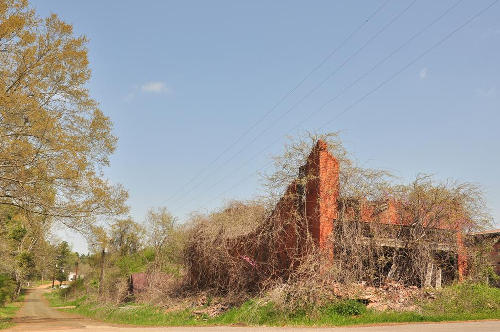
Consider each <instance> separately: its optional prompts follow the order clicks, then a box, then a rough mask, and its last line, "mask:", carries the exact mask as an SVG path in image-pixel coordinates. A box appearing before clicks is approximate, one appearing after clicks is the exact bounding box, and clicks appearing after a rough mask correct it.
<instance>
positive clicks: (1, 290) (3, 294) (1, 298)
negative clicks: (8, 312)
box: [0, 274, 16, 307]
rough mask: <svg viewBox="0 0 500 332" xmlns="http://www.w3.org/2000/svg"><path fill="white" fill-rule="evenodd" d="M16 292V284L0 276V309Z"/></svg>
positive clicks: (8, 278) (6, 277)
mask: <svg viewBox="0 0 500 332" xmlns="http://www.w3.org/2000/svg"><path fill="white" fill-rule="evenodd" d="M15 291H16V283H15V282H14V280H12V278H10V277H9V276H8V275H5V274H0V307H2V306H4V305H5V303H6V302H7V301H10V300H11V299H12V298H13V296H14V293H15Z"/></svg>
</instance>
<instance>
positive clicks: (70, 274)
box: [68, 272, 84, 281]
mask: <svg viewBox="0 0 500 332" xmlns="http://www.w3.org/2000/svg"><path fill="white" fill-rule="evenodd" d="M76 276H77V274H76V273H75V272H70V273H68V281H73V280H76ZM83 277H84V276H83V275H82V274H78V279H80V278H83Z"/></svg>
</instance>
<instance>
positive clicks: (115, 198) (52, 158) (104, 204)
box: [0, 0, 127, 229]
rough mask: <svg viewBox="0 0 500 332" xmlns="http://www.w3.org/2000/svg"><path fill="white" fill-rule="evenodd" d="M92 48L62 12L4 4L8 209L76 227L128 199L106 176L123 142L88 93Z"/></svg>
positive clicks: (0, 50) (2, 102)
mask: <svg viewBox="0 0 500 332" xmlns="http://www.w3.org/2000/svg"><path fill="white" fill-rule="evenodd" d="M86 44H87V39H86V37H84V36H75V35H74V34H73V29H72V26H71V25H70V24H67V23H65V22H63V21H62V20H60V19H59V18H58V17H57V15H55V14H52V15H51V16H49V17H47V18H45V19H42V18H40V17H38V16H37V15H36V13H35V12H34V11H33V10H32V9H31V8H29V6H28V3H27V1H25V0H7V1H2V2H1V3H0V137H1V139H0V205H10V206H15V207H18V208H20V209H22V210H23V211H25V213H27V214H30V215H35V216H37V215H38V216H40V215H41V216H47V217H50V218H49V219H50V220H52V219H57V220H59V221H61V222H63V223H64V224H66V225H67V226H69V227H72V228H76V229H78V228H80V229H82V228H84V227H82V226H83V225H85V224H87V223H91V222H92V221H93V220H95V218H97V217H98V216H102V215H113V216H114V215H117V214H122V213H124V212H126V206H125V205H124V202H125V200H126V198H127V192H126V191H125V190H124V189H123V188H122V187H121V186H119V185H112V184H111V183H110V182H109V181H108V180H106V179H105V178H104V176H103V173H102V170H103V167H105V166H107V165H108V164H109V156H110V154H111V153H112V152H113V151H114V149H115V146H116V142H117V139H116V137H115V136H113V134H112V132H111V131H112V123H111V120H110V119H109V118H108V117H107V116H105V115H104V114H103V112H102V111H101V110H100V109H99V107H98V104H97V102H96V101H95V100H93V99H92V97H91V96H90V95H89V91H88V89H87V88H86V83H87V82H88V80H89V79H90V74H91V73H90V68H89V62H88V58H87V48H86ZM49 219H47V218H45V219H43V220H44V221H47V220H49Z"/></svg>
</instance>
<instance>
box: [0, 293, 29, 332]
mask: <svg viewBox="0 0 500 332" xmlns="http://www.w3.org/2000/svg"><path fill="white" fill-rule="evenodd" d="M23 301H24V295H21V296H20V297H19V298H18V299H17V300H16V301H15V302H10V303H8V304H6V305H5V306H4V307H0V330H1V329H6V328H8V327H11V326H12V325H13V323H12V318H13V317H14V315H15V314H16V312H17V311H18V310H19V308H21V306H22V305H23Z"/></svg>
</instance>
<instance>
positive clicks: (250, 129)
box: [164, 0, 390, 202]
mask: <svg viewBox="0 0 500 332" xmlns="http://www.w3.org/2000/svg"><path fill="white" fill-rule="evenodd" d="M389 1H390V0H386V1H384V2H383V3H382V4H381V5H380V6H378V7H377V8H376V9H375V11H374V12H373V13H371V14H370V15H369V16H368V17H367V18H366V19H365V20H363V22H362V23H361V24H360V25H358V26H357V27H356V28H355V29H354V30H353V31H351V33H349V35H347V37H346V38H344V39H343V40H342V42H341V43H340V44H339V45H337V47H336V48H335V49H333V50H332V51H331V52H330V53H328V54H327V56H326V57H324V58H323V59H322V60H321V61H320V62H319V63H318V64H317V65H316V66H314V67H313V69H312V70H311V71H309V72H308V73H307V74H306V76H304V78H302V79H301V80H300V81H299V82H298V83H297V84H296V85H295V86H294V87H293V88H291V89H290V90H288V91H287V92H286V93H285V94H284V95H283V97H281V99H279V100H278V102H277V103H275V104H274V105H273V106H272V107H271V108H270V109H269V110H268V111H267V112H266V113H265V114H264V115H263V116H262V117H260V118H259V119H258V120H257V121H256V122H255V123H254V124H253V125H251V126H250V127H249V128H248V129H247V130H245V131H244V132H243V134H242V135H240V136H239V137H238V138H237V139H236V140H235V141H233V142H232V143H231V144H230V145H229V146H228V147H227V148H226V149H224V150H223V151H222V152H221V153H220V154H219V155H217V157H216V158H215V159H213V160H212V161H211V162H210V163H209V164H208V165H207V166H206V167H205V168H203V169H202V170H201V171H200V172H198V173H197V174H196V175H195V176H194V177H192V178H191V179H190V180H189V181H188V182H187V183H186V184H185V185H184V186H182V187H180V188H179V189H178V190H176V191H174V193H173V194H172V195H170V196H169V197H168V198H167V199H166V200H165V201H164V202H168V201H170V200H171V199H172V198H173V197H174V196H176V194H177V192H178V191H180V190H182V189H184V188H185V187H186V186H188V185H190V184H191V183H192V182H193V181H195V180H196V179H197V178H198V177H200V176H201V174H203V173H204V172H205V171H206V170H207V169H209V168H210V167H211V166H213V165H214V164H215V163H216V162H217V161H218V160H219V159H220V158H221V157H222V156H223V155H225V154H226V153H227V152H228V151H229V150H231V149H232V148H233V147H234V146H235V145H236V144H237V143H239V142H240V141H241V140H242V139H243V138H244V137H245V136H246V135H248V133H250V132H251V131H252V130H253V129H254V128H255V127H257V126H258V125H259V124H260V123H262V121H264V120H265V119H266V118H267V117H268V116H269V115H270V114H271V113H272V112H274V111H275V110H276V109H277V108H278V107H279V106H280V105H281V104H282V103H283V102H284V101H285V100H286V99H287V98H288V97H289V96H291V95H292V94H293V93H294V92H295V91H296V90H297V89H298V88H299V87H301V86H302V84H304V82H305V81H306V80H307V79H308V78H309V77H311V75H313V74H314V73H315V72H317V71H318V70H319V69H320V68H321V67H323V65H324V64H325V63H326V62H327V61H328V60H330V59H331V58H332V57H333V56H334V55H335V54H337V52H338V51H339V50H340V49H341V48H342V47H344V45H345V44H347V42H348V41H349V40H350V39H351V38H352V37H353V36H355V35H356V34H357V33H358V32H359V31H360V30H361V29H362V28H363V27H364V26H365V25H366V24H367V23H368V22H370V20H371V19H372V18H373V17H375V16H376V15H377V14H378V13H379V12H380V11H381V10H382V9H383V8H384V7H385V6H386V5H387V4H388V3H389Z"/></svg>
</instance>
